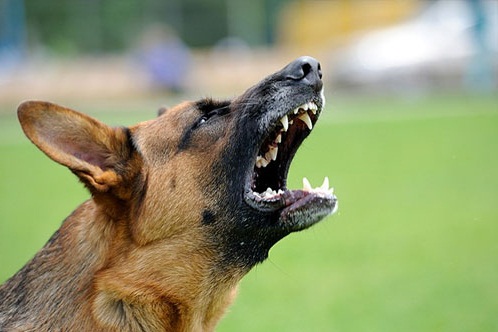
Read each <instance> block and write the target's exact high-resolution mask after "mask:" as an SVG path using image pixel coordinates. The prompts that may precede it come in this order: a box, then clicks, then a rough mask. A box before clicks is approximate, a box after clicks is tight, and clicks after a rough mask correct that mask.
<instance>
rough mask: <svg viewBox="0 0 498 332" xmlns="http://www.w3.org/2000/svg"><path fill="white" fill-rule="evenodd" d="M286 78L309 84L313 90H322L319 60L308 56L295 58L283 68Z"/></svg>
mask: <svg viewBox="0 0 498 332" xmlns="http://www.w3.org/2000/svg"><path fill="white" fill-rule="evenodd" d="M283 72H284V73H283V74H284V75H285V77H286V78H287V79H291V80H294V81H299V82H302V83H305V84H308V85H310V86H311V87H312V88H313V89H314V90H315V91H317V92H319V91H320V90H322V87H323V82H322V69H321V66H320V62H318V60H316V59H315V58H312V57H310V56H303V57H300V58H297V59H296V60H294V61H293V62H291V63H290V64H288V65H287V67H285V68H284V70H283Z"/></svg>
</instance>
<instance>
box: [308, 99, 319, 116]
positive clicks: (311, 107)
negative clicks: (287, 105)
mask: <svg viewBox="0 0 498 332" xmlns="http://www.w3.org/2000/svg"><path fill="white" fill-rule="evenodd" d="M309 109H310V110H311V113H313V114H316V111H317V110H318V106H316V104H315V103H314V102H310V103H309Z"/></svg>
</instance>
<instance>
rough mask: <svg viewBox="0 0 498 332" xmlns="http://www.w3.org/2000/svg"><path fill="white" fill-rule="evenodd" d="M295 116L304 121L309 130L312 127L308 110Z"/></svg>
mask: <svg viewBox="0 0 498 332" xmlns="http://www.w3.org/2000/svg"><path fill="white" fill-rule="evenodd" d="M297 118H298V119H299V120H301V121H303V122H304V123H306V125H307V126H308V129H309V130H311V129H313V123H312V122H311V118H310V116H309V114H308V112H305V113H303V114H301V115H299V116H298V117H297Z"/></svg>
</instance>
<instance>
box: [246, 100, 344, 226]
mask: <svg viewBox="0 0 498 332" xmlns="http://www.w3.org/2000/svg"><path fill="white" fill-rule="evenodd" d="M322 103H323V101H322V100H320V99H316V100H311V101H309V102H307V103H304V104H302V105H300V106H297V107H295V108H292V109H291V110H289V111H288V112H287V113H286V114H284V115H283V116H281V117H279V118H276V119H275V120H274V121H273V122H272V124H271V125H270V127H269V128H268V134H267V135H266V136H265V138H264V139H263V143H262V144H261V147H260V148H259V151H258V154H257V156H255V162H254V168H253V170H252V172H251V174H250V177H249V180H248V184H247V185H246V194H245V200H246V202H247V203H248V204H249V205H250V206H252V207H253V208H255V209H257V210H259V211H264V212H270V213H274V212H279V222H280V223H281V225H282V226H283V227H284V228H288V229H289V230H290V231H297V230H301V229H304V228H307V227H309V226H311V225H313V224H314V223H316V222H317V221H319V220H321V219H322V218H323V217H325V216H326V215H328V214H331V213H334V212H335V210H336V209H337V198H336V197H335V195H334V190H333V188H329V180H328V178H327V177H326V178H325V179H324V181H323V184H322V185H321V186H319V187H316V188H312V187H311V185H310V183H309V181H308V180H307V179H306V178H304V179H303V188H302V189H300V190H289V189H287V187H286V184H287V174H288V171H289V167H290V164H291V161H292V159H293V157H294V155H295V154H296V152H297V150H298V148H299V146H300V145H301V143H302V142H303V140H304V139H305V138H306V137H307V136H308V135H309V133H310V132H311V130H312V129H313V127H314V125H315V123H316V121H317V120H318V116H319V115H320V113H321V107H322Z"/></svg>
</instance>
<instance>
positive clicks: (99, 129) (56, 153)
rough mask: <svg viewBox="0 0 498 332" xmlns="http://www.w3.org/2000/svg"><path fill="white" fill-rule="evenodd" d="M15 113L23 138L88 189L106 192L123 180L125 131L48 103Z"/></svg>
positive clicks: (30, 104)
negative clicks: (121, 171)
mask: <svg viewBox="0 0 498 332" xmlns="http://www.w3.org/2000/svg"><path fill="white" fill-rule="evenodd" d="M17 114H18V117H19V121H20V123H21V126H22V129H23V130H24V133H25V134H26V136H28V138H29V139H30V140H31V141H32V142H33V143H34V144H35V145H36V146H37V147H38V148H40V150H42V151H43V152H45V153H46V154H47V155H48V156H49V157H50V158H52V159H53V160H55V161H56V162H58V163H60V164H62V165H64V166H67V167H68V168H69V169H71V171H73V172H74V173H75V174H76V175H78V176H79V177H80V179H81V180H82V181H83V182H84V183H85V184H86V185H87V186H88V187H89V189H90V190H92V191H93V190H96V191H97V192H105V191H108V190H109V188H111V187H113V186H116V185H117V184H119V183H120V182H121V181H122V178H121V176H120V174H119V172H118V169H119V167H123V166H122V165H123V163H124V162H125V161H126V160H127V159H128V158H130V155H131V151H130V150H131V144H130V143H129V137H128V133H127V130H126V129H123V128H117V129H113V128H111V127H109V126H107V125H105V124H103V123H101V122H99V121H97V120H95V119H93V118H91V117H89V116H87V115H84V114H81V113H78V112H76V111H73V110H71V109H68V108H64V107H62V106H59V105H55V104H52V103H48V102H39V101H27V102H24V103H22V104H21V105H19V108H18V110H17Z"/></svg>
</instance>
